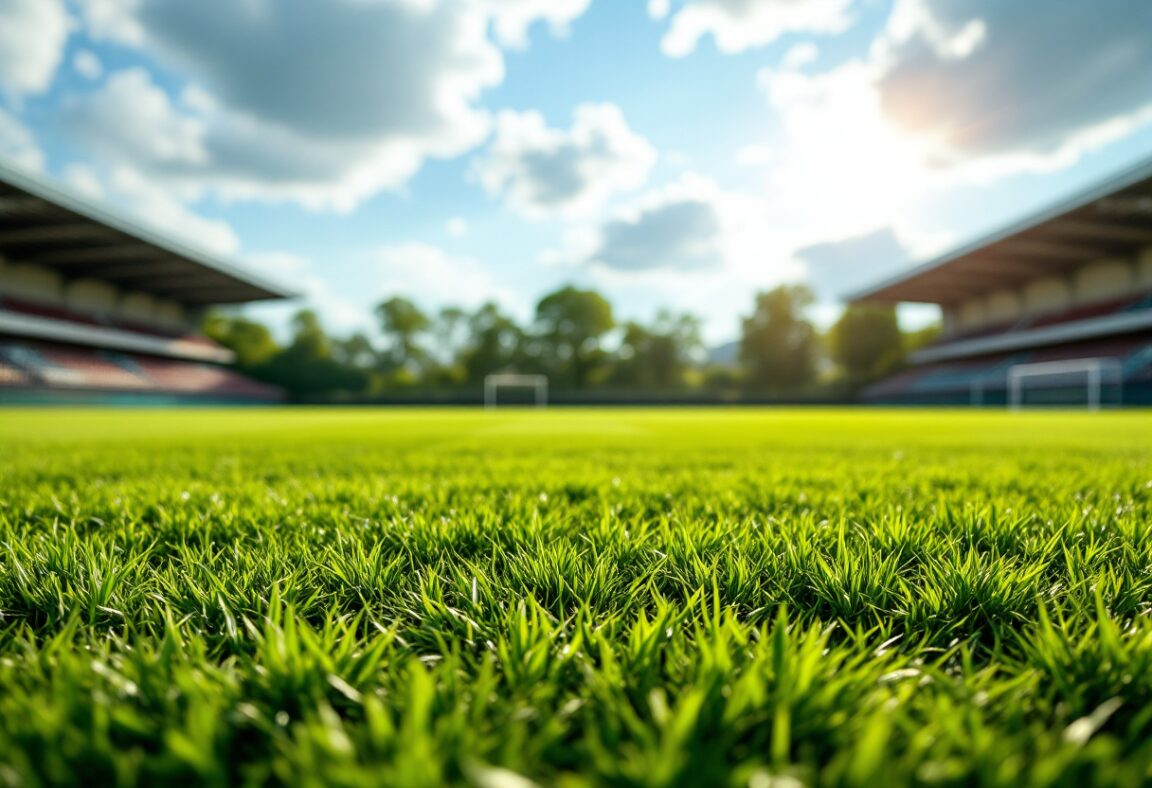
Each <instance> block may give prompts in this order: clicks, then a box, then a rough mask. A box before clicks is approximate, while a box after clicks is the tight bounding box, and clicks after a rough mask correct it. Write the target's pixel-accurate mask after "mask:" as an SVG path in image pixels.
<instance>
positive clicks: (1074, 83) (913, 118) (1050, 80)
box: [871, 0, 1152, 160]
mask: <svg viewBox="0 0 1152 788" xmlns="http://www.w3.org/2000/svg"><path fill="white" fill-rule="evenodd" d="M1149 30H1152V4H1150V3H1148V2H1146V0H1095V1H1094V2H1092V3H1060V4H1053V5H1052V6H1051V7H1050V8H1047V7H1046V8H1045V9H1044V12H1043V13H1036V9H1034V8H1030V7H1027V6H1026V4H1020V3H1004V2H1000V0H933V2H931V3H929V2H928V1H927V0H898V1H897V3H896V4H895V6H894V7H893V10H892V13H891V16H890V18H889V20H888V24H887V27H886V29H885V31H884V33H883V35H882V36H881V37H880V39H879V40H878V42H877V43H876V45H875V47H874V49H873V52H872V54H871V61H872V62H873V63H874V66H875V68H876V69H877V72H878V73H877V76H876V90H877V92H878V95H879V99H880V102H881V106H882V108H883V111H884V114H885V116H886V117H887V118H888V119H889V120H890V121H891V122H892V123H894V124H895V125H897V126H899V127H900V128H901V129H903V130H905V131H907V132H909V133H911V134H915V135H916V136H918V137H922V138H931V139H933V140H935V141H936V142H937V144H938V154H939V155H941V156H944V157H948V158H951V159H953V160H957V159H962V158H969V157H975V156H980V157H1013V156H1020V155H1024V156H1030V157H1033V158H1034V159H1035V157H1037V156H1044V155H1048V154H1052V155H1054V156H1056V157H1057V158H1059V157H1061V156H1069V155H1071V156H1073V157H1075V156H1076V155H1079V154H1078V153H1076V152H1074V151H1073V152H1071V153H1069V152H1068V147H1069V146H1070V145H1071V146H1072V147H1073V148H1080V149H1081V150H1083V149H1087V148H1088V146H1091V145H1093V144H1098V140H1099V139H1101V137H1099V136H1097V135H1100V134H1103V138H1106V137H1108V135H1107V133H1104V132H1099V131H1095V130H1096V129H1097V128H1098V127H1100V126H1101V125H1106V124H1112V123H1114V122H1116V121H1118V120H1121V119H1124V118H1131V117H1133V115H1135V114H1140V113H1142V112H1145V111H1152V97H1150V96H1149V92H1148V86H1149V85H1150V84H1152V46H1150V45H1149ZM1086 133H1088V137H1090V138H1092V139H1086V138H1085V137H1084V135H1085V134H1086Z"/></svg>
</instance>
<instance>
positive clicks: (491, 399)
mask: <svg viewBox="0 0 1152 788" xmlns="http://www.w3.org/2000/svg"><path fill="white" fill-rule="evenodd" d="M501 388H531V389H533V402H534V403H535V405H536V407H538V408H543V407H544V406H545V405H547V404H548V378H547V376H545V375H522V374H517V373H512V372H500V373H497V374H494V375H488V376H487V377H485V378H484V407H485V408H495V407H496V404H497V397H498V395H499V391H500V389H501Z"/></svg>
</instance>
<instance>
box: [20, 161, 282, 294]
mask: <svg viewBox="0 0 1152 788" xmlns="http://www.w3.org/2000/svg"><path fill="white" fill-rule="evenodd" d="M0 254H3V255H4V256H5V257H7V258H9V259H11V260H14V261H18V262H26V263H32V264H35V265H41V266H44V267H47V268H52V269H54V270H56V271H59V272H60V273H62V274H63V275H65V276H67V277H92V278H95V279H100V280H102V281H106V282H111V283H112V284H115V285H117V286H120V287H124V288H130V289H133V290H140V291H143V292H147V293H151V294H153V295H156V296H161V297H163V298H171V299H173V300H175V301H178V302H181V303H184V304H189V305H193V306H203V305H208V304H237V303H244V302H247V301H262V300H266V299H270V298H289V297H291V296H292V295H293V293H291V292H289V291H287V290H285V289H284V288H282V287H280V286H279V285H276V284H274V283H272V282H270V281H268V280H266V279H264V278H262V277H259V276H256V275H254V274H251V273H249V272H247V271H244V270H241V269H240V268H238V267H237V266H236V265H234V264H232V263H228V262H223V261H221V260H219V259H217V258H216V257H210V256H208V255H207V254H205V253H204V252H200V251H198V250H196V249H193V248H192V247H190V246H188V245H186V244H184V243H182V242H180V241H177V240H174V239H172V238H170V237H167V236H165V235H162V234H160V233H158V232H157V231H155V230H151V229H149V228H147V227H144V226H141V225H140V224H137V223H135V222H133V221H132V220H129V219H125V218H124V217H122V216H118V215H116V214H113V213H111V212H109V211H107V210H106V209H104V208H100V207H98V206H96V205H93V204H92V203H91V202H89V201H87V200H84V199H81V198H79V197H77V196H75V195H73V194H69V193H67V192H64V191H62V190H60V189H58V188H57V187H55V186H53V185H51V184H49V183H46V182H45V181H44V180H43V179H41V178H38V177H36V176H33V175H31V174H29V173H27V172H24V171H18V170H14V169H12V168H10V167H7V166H5V165H3V164H0Z"/></svg>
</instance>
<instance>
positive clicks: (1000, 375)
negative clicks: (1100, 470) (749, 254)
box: [849, 160, 1152, 405]
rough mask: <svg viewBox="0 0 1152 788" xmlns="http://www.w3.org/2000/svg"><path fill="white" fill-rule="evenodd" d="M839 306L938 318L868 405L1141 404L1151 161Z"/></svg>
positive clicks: (1150, 313)
mask: <svg viewBox="0 0 1152 788" xmlns="http://www.w3.org/2000/svg"><path fill="white" fill-rule="evenodd" d="M849 301H851V302H855V303H866V302H873V303H889V304H898V303H907V302H916V303H929V304H938V305H939V306H940V309H941V312H942V315H943V327H942V332H941V336H940V338H939V339H938V340H937V341H936V342H934V343H933V344H931V345H929V346H926V347H923V348H921V349H919V350H917V351H915V352H914V353H913V354H911V356H910V359H909V360H910V362H911V363H910V366H909V367H908V368H907V369H905V370H904V371H902V372H900V373H898V374H896V375H893V376H892V377H889V378H887V379H885V380H882V381H880V382H879V383H877V384H875V385H873V386H871V387H870V388H868V389H866V390H865V391H864V393H863V397H864V399H865V400H867V401H870V402H881V403H895V404H899V403H906V404H949V405H960V404H974V405H1003V404H1005V403H1010V404H1078V403H1088V404H1096V403H1097V402H1099V403H1100V404H1102V405H1109V404H1115V403H1121V402H1123V403H1124V404H1143V405H1148V404H1152V160H1149V161H1146V162H1144V163H1142V164H1141V165H1140V166H1137V167H1135V168H1133V169H1131V170H1128V171H1126V172H1124V173H1122V174H1120V175H1119V176H1117V177H1114V178H1111V179H1109V180H1108V181H1107V182H1105V183H1102V184H1100V185H1099V186H1098V187H1096V188H1094V189H1091V190H1089V191H1087V192H1085V193H1082V194H1079V195H1077V196H1075V197H1074V198H1072V199H1070V200H1066V201H1064V202H1062V203H1060V204H1058V205H1055V206H1053V207H1051V208H1049V209H1048V210H1045V211H1043V212H1041V213H1039V214H1037V215H1035V216H1032V217H1030V218H1029V219H1027V220H1025V221H1022V222H1019V223H1017V224H1014V225H1012V226H1010V227H1007V228H1005V229H1002V230H1001V231H999V232H996V233H994V234H992V235H991V236H989V237H986V238H982V239H981V240H979V241H977V242H975V243H972V244H970V245H967V246H965V247H963V248H960V249H958V250H956V251H953V252H951V253H950V254H947V255H945V256H943V257H940V258H938V259H935V260H932V261H930V262H928V263H926V264H923V265H920V266H918V267H915V268H913V269H911V270H909V271H907V272H906V273H903V274H901V275H899V276H896V277H894V278H892V279H889V280H887V281H884V282H881V283H879V284H877V285H875V286H873V287H870V288H868V289H867V290H864V291H862V292H859V293H856V294H854V295H852V296H850V297H849Z"/></svg>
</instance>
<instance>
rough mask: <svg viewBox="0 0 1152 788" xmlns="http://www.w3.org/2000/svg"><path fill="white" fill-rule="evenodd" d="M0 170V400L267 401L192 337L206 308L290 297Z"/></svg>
mask: <svg viewBox="0 0 1152 788" xmlns="http://www.w3.org/2000/svg"><path fill="white" fill-rule="evenodd" d="M289 296H290V294H289V293H287V292H285V291H284V290H282V289H281V288H279V287H278V286H276V285H274V284H272V283H270V282H266V281H263V280H262V279H260V278H259V277H256V276H253V275H251V274H249V273H245V272H242V271H240V270H238V269H237V268H236V267H234V266H232V265H230V264H227V263H224V262H221V261H219V260H216V259H213V258H210V257H208V256H206V255H204V254H202V253H200V252H198V251H196V250H194V249H190V248H188V247H187V246H185V245H183V244H181V243H179V242H177V241H174V240H172V239H170V238H166V237H163V236H161V235H160V234H158V233H156V232H155V231H153V230H150V229H148V228H145V227H141V226H139V225H137V224H136V223H134V222H131V221H128V220H126V219H124V218H121V217H119V216H115V215H113V214H111V213H109V212H107V211H105V210H103V209H101V208H99V207H97V206H94V205H92V204H91V203H89V202H88V201H86V200H82V199H79V198H77V197H76V196H74V195H71V194H67V193H65V192H63V191H61V190H60V189H58V188H56V187H54V186H52V185H50V184H47V183H45V182H43V181H42V180H41V179H39V178H37V177H35V176H32V175H30V174H28V173H25V172H22V171H16V170H12V169H10V168H8V167H4V166H0V402H10V403H11V402H27V403H42V402H67V403H88V402H91V403H105V404H107V403H125V404H127V403H136V404H149V403H154V404H175V403H180V404H188V403H244V402H274V401H277V400H279V399H281V398H282V395H281V392H280V391H279V390H277V389H275V388H272V387H269V386H266V385H263V384H260V383H257V382H256V381H253V380H250V379H248V378H246V377H244V376H243V375H240V374H238V373H237V372H235V371H234V370H232V369H229V367H228V364H229V363H230V362H231V361H232V360H233V354H232V353H231V352H230V351H228V350H226V349H225V348H222V347H220V346H219V345H217V344H216V343H214V342H212V341H211V340H210V339H208V338H207V337H204V336H203V335H201V334H200V333H199V332H198V331H197V328H196V327H197V326H198V325H199V322H200V318H201V316H202V314H203V312H204V310H205V309H206V308H207V307H209V306H212V305H215V304H241V303H246V302H249V301H258V300H263V299H276V298H285V297H289Z"/></svg>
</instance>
